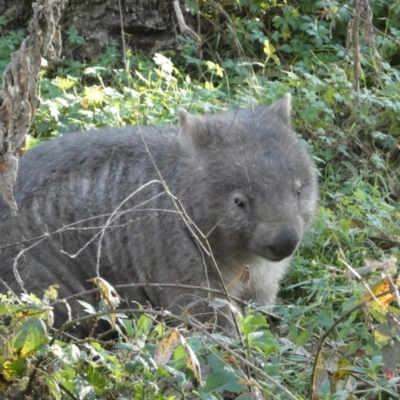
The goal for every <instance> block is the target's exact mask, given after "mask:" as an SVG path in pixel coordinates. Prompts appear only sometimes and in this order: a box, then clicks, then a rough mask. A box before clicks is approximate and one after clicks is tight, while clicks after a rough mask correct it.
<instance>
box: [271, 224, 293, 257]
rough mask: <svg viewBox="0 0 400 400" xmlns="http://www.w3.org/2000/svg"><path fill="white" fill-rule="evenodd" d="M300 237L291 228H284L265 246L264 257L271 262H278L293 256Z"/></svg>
mask: <svg viewBox="0 0 400 400" xmlns="http://www.w3.org/2000/svg"><path fill="white" fill-rule="evenodd" d="M299 241H300V237H299V235H298V234H297V232H296V230H295V229H294V228H293V227H291V226H290V227H284V228H282V229H281V230H279V231H278V232H277V234H276V235H275V236H274V237H273V238H272V239H271V240H270V241H269V243H268V242H267V245H266V248H265V250H266V255H267V258H268V259H269V260H271V261H280V260H283V259H284V258H287V257H289V256H291V255H292V254H293V252H294V251H295V250H296V247H297V245H298V243H299Z"/></svg>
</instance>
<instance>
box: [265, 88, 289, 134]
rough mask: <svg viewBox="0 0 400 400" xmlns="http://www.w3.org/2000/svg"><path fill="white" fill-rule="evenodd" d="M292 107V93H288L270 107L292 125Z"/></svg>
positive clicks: (286, 122)
mask: <svg viewBox="0 0 400 400" xmlns="http://www.w3.org/2000/svg"><path fill="white" fill-rule="evenodd" d="M291 109H292V95H291V94H290V93H286V94H285V95H284V96H283V97H282V99H280V100H278V101H277V102H276V103H274V104H272V105H271V106H270V107H269V111H270V112H272V113H273V115H275V116H276V117H278V118H279V119H281V120H282V121H283V122H284V123H285V124H286V125H288V126H290V110H291Z"/></svg>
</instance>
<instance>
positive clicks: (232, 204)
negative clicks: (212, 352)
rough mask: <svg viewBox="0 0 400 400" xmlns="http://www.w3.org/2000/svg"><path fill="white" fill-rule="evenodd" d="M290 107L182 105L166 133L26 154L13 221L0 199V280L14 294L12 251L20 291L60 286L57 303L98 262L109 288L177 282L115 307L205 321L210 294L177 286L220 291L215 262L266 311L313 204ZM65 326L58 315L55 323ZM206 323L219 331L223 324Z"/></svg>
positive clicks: (132, 292) (115, 135)
mask: <svg viewBox="0 0 400 400" xmlns="http://www.w3.org/2000/svg"><path fill="white" fill-rule="evenodd" d="M290 108H291V97H290V94H286V95H285V96H284V97H283V98H282V99H281V100H279V101H278V102H276V103H274V104H273V105H271V106H270V107H266V106H257V107H254V108H252V109H249V110H244V109H243V110H242V109H239V110H236V111H232V112H226V113H221V114H216V115H204V116H198V115H192V114H189V113H188V112H186V111H185V110H182V109H181V110H179V121H180V124H179V126H176V127H150V126H140V127H126V128H122V129H116V128H115V129H106V130H91V131H87V132H83V133H78V134H68V135H65V136H63V137H61V138H58V139H54V140H51V141H48V142H46V143H44V144H41V145H39V146H37V147H35V148H34V149H32V150H29V151H28V152H27V153H26V154H25V155H24V156H23V157H22V158H21V159H20V164H19V172H18V178H17V182H16V185H15V188H14V192H15V198H16V201H17V203H18V207H19V211H18V216H17V217H15V218H12V217H11V216H10V212H9V209H8V206H7V205H6V204H5V203H4V202H3V201H1V202H0V268H1V270H0V277H1V278H2V279H3V280H4V281H5V282H6V283H7V284H8V285H9V286H10V287H11V288H12V289H13V290H15V291H17V292H21V288H20V285H19V284H18V283H17V281H16V278H15V276H14V271H13V263H14V260H15V258H16V256H17V255H18V254H19V253H20V252H21V250H24V251H23V254H22V255H21V256H20V257H19V258H18V260H17V262H16V266H17V269H18V273H19V275H20V278H21V279H22V281H23V282H24V289H26V290H27V291H30V292H34V293H36V294H37V295H39V296H41V295H42V294H43V290H44V289H46V288H47V287H48V286H50V285H52V284H58V285H59V295H60V297H65V296H69V295H71V294H74V293H78V292H81V291H84V290H88V289H91V288H93V284H92V283H91V282H89V281H88V280H89V279H91V278H93V277H95V276H96V263H97V262H98V266H99V274H100V276H101V277H103V278H104V279H106V280H107V281H108V282H109V283H111V284H112V285H117V284H122V283H124V284H126V283H139V282H141V283H149V282H150V283H172V284H176V288H154V287H141V288H135V289H132V288H131V289H126V290H124V291H121V292H120V295H122V297H123V298H125V299H127V300H128V301H129V304H128V305H126V304H125V306H126V307H127V306H129V307H133V304H135V303H134V302H138V303H141V304H144V305H147V304H150V305H152V306H153V307H159V308H162V309H165V310H169V311H171V312H172V313H173V314H181V313H182V312H183V310H185V312H186V311H187V310H186V308H187V306H188V305H189V304H195V306H193V307H192V308H191V309H190V312H191V313H192V314H193V315H195V316H196V317H197V318H198V320H199V321H201V322H206V321H208V320H209V318H210V312H211V314H212V313H213V309H212V308H211V307H210V305H209V302H208V301H207V299H208V298H209V294H208V293H207V292H206V291H201V290H199V291H194V290H192V291H187V290H184V289H180V288H179V284H186V285H195V286H204V287H210V288H214V289H221V288H222V284H221V280H220V277H219V275H218V273H217V271H216V267H215V264H214V261H215V263H216V264H217V265H218V268H219V270H220V272H221V275H222V278H223V280H224V282H225V285H226V286H227V287H228V291H229V293H230V294H231V295H233V296H236V297H239V298H242V299H252V300H253V301H254V302H256V303H258V304H260V305H272V304H273V303H274V300H275V297H276V294H277V292H278V289H279V281H280V280H281V278H282V277H283V275H284V274H285V272H286V270H287V268H288V266H289V262H290V259H291V257H292V255H293V253H294V252H295V250H296V249H297V247H298V245H299V243H300V241H301V239H302V237H303V235H304V233H305V232H306V231H307V229H308V228H309V226H310V223H311V221H312V219H313V216H314V214H315V210H316V205H317V198H318V195H317V191H318V189H317V177H316V172H315V167H314V164H313V161H312V159H311V158H310V156H309V155H308V153H307V151H306V150H305V148H304V147H303V145H302V144H301V143H300V141H299V140H298V138H297V137H296V136H295V134H294V133H293V131H292V129H291V124H290ZM32 239H34V240H32ZM15 244H18V245H15ZM9 245H12V246H9ZM246 268H248V279H240V276H241V273H242V272H243V271H244V270H246ZM245 281H246V282H245ZM1 290H2V291H3V292H5V291H6V289H5V288H2V289H1ZM93 301H95V297H93ZM71 307H72V311H73V315H74V316H76V315H78V314H79V315H84V312H83V309H82V306H81V305H79V304H78V303H74V304H71ZM126 307H125V308H126ZM66 318H67V314H66V309H65V307H64V306H63V307H62V308H60V309H58V310H56V315H55V320H56V325H57V326H60V325H61V324H62V323H63V322H65V320H66ZM217 323H218V325H219V326H220V327H221V328H222V329H227V330H230V327H229V326H230V322H229V318H224V317H218V319H217Z"/></svg>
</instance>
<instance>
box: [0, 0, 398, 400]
mask: <svg viewBox="0 0 400 400" xmlns="http://www.w3.org/2000/svg"><path fill="white" fill-rule="evenodd" d="M221 4H222V6H221V5H219V4H218V3H216V2H215V1H212V0H208V1H207V0H204V1H202V2H195V1H193V0H189V1H188V8H189V10H190V11H191V12H192V13H194V14H196V13H199V12H200V13H201V14H200V15H201V17H200V19H199V20H200V23H201V26H200V31H202V32H212V33H213V34H212V35H210V38H211V39H209V38H207V40H204V43H203V45H202V50H203V51H202V52H200V51H199V48H198V46H197V45H196V43H195V42H194V41H193V40H192V39H190V38H188V37H186V36H182V37H180V38H179V43H180V51H179V52H178V53H177V54H174V53H165V54H155V55H154V56H152V57H145V56H143V55H133V54H131V53H129V52H128V53H127V54H125V57H123V55H122V54H121V49H120V48H119V47H118V45H117V44H115V43H113V44H111V45H110V46H109V47H108V48H107V49H106V51H105V52H104V53H103V54H101V55H100V56H99V59H97V60H94V61H92V62H90V63H87V64H85V63H83V62H78V61H75V60H73V59H71V58H67V59H66V60H65V61H63V62H62V63H60V65H58V66H57V71H55V72H53V73H46V72H43V74H42V76H41V80H40V91H41V93H40V95H41V98H42V104H41V107H40V110H39V111H38V113H37V117H36V121H35V124H34V126H33V127H32V130H31V136H30V138H29V141H28V147H29V146H33V145H36V143H37V142H38V141H41V140H45V139H47V138H49V137H53V136H57V135H61V134H66V133H69V132H72V131H77V130H83V129H87V128H90V127H102V126H119V125H125V124H158V123H163V124H170V123H175V122H176V121H177V109H178V107H179V106H184V107H186V108H188V109H190V110H191V111H193V112H198V113H210V112H214V111H218V110H224V109H229V108H235V107H242V106H248V105H249V104H253V103H259V102H260V103H270V102H272V101H273V100H276V99H277V98H280V97H281V96H282V95H283V94H284V93H286V92H291V93H292V94H293V101H294V103H293V109H294V117H293V123H294V127H295V130H296V131H297V132H298V133H299V134H300V135H301V136H302V138H303V140H304V142H305V144H306V145H307V146H308V147H309V149H310V151H311V152H312V154H313V156H314V158H315V161H316V163H317V166H318V171H319V175H320V187H321V201H320V208H319V213H318V216H317V219H316V222H315V224H314V227H313V230H312V232H311V234H310V235H309V238H308V239H307V241H306V243H305V245H304V246H303V247H302V248H301V249H300V250H299V252H298V254H297V256H296V258H295V260H294V262H293V268H292V271H291V273H290V275H289V276H288V277H287V278H286V281H285V283H284V285H282V291H281V297H282V303H281V304H280V305H278V306H277V307H276V308H275V309H274V310H273V311H274V314H275V317H272V318H266V315H265V311H270V310H256V309H254V307H252V306H249V310H248V314H247V315H246V316H244V317H240V316H238V322H239V329H240V333H241V336H242V338H241V341H238V340H233V339H229V338H226V337H223V336H222V335H220V334H209V333H207V332H204V331H202V330H201V329H200V328H199V330H196V329H193V330H192V331H189V332H186V331H185V329H184V328H183V327H181V328H176V329H177V330H175V331H174V330H172V331H171V329H170V328H168V327H166V326H165V325H164V323H161V322H160V321H159V320H156V316H157V313H155V312H154V311H153V310H144V309H143V310H139V311H138V312H137V313H135V314H134V315H131V314H129V315H128V314H127V315H123V313H122V312H121V314H120V315H117V316H116V317H114V319H113V318H112V317H111V318H112V321H114V322H112V323H113V324H114V323H115V324H116V325H117V326H118V327H119V328H118V331H119V340H118V341H115V342H114V341H106V340H105V339H102V338H101V337H100V338H97V337H92V338H89V339H86V340H77V339H76V338H73V337H71V336H69V337H68V340H65V339H66V336H65V335H62V332H58V333H57V332H55V331H53V330H52V329H51V328H49V326H50V323H49V319H51V308H49V306H48V305H49V304H50V303H51V302H52V301H54V297H55V295H54V294H53V293H52V292H49V293H46V295H45V297H44V299H43V301H41V300H39V299H37V298H36V297H34V296H33V295H30V296H28V295H25V296H23V297H22V298H21V299H20V301H19V302H16V301H15V299H13V300H10V298H9V297H8V298H7V297H5V296H3V297H2V298H1V302H0V316H6V315H9V316H11V322H10V324H9V325H7V326H2V327H0V398H13V397H12V396H15V393H26V394H28V395H29V396H31V397H32V398H55V399H61V398H72V399H95V398H96V399H112V398H115V399H117V398H118V399H125V398H126V399H128V398H135V399H157V400H162V399H171V400H172V399H197V398H201V399H210V400H211V399H221V398H224V399H230V398H236V399H238V400H244V399H255V398H261V397H251V396H252V395H251V394H250V391H253V396H256V394H254V392H255V393H259V394H260V393H262V395H263V396H264V397H265V398H276V399H290V398H291V399H302V398H310V399H311V398H313V399H326V400H328V399H332V400H333V399H351V398H371V399H372V398H376V399H382V398H392V399H395V398H398V392H399V385H400V382H399V373H400V368H399V360H400V343H399V335H400V319H399V318H400V317H399V314H400V304H399V303H400V299H399V296H398V292H396V293H394V294H391V293H389V292H390V290H392V292H393V285H399V282H398V281H397V274H398V266H399V264H398V261H397V260H398V259H399V249H400V223H399V221H400V207H399V203H400V202H399V198H400V180H399V173H400V167H399V160H400V155H399V150H398V149H399V145H400V124H399V115H400V97H399V93H400V73H399V69H398V67H399V65H398V61H397V60H398V54H399V40H400V30H398V29H397V26H398V23H397V21H398V19H399V18H400V4H399V2H398V1H396V0H380V1H377V0H376V1H375V0H370V2H369V4H370V7H371V11H372V14H373V15H374V19H373V23H374V26H375V28H376V30H375V35H376V36H375V41H374V42H368V40H367V38H368V37H367V36H366V35H365V34H361V33H362V30H360V34H359V40H360V42H359V46H360V54H361V57H360V64H361V65H360V74H359V84H360V89H359V91H358V92H357V91H355V90H354V79H356V78H357V77H356V76H355V72H354V71H355V70H354V59H353V52H354V48H353V47H352V46H351V45H348V46H347V47H346V37H347V38H348V34H347V26H348V23H349V21H350V19H351V18H353V8H352V5H351V3H349V2H346V1H330V0H329V1H328V0H326V1H311V0H307V1H303V2H299V4H298V3H297V2H294V1H287V2H284V1H268V0H253V1H250V0H238V1H235V2H230V3H228V2H226V4H225V2H221ZM6 23H7V21H6V20H5V19H4V17H0V29H1V27H2V26H4V25H5V24H6ZM0 32H1V31H0ZM22 39H23V34H22V33H21V32H12V33H10V34H8V35H7V36H1V37H0V60H2V61H1V62H0V69H4V67H5V65H6V62H4V60H7V59H8V58H9V55H10V53H11V52H12V51H14V50H16V48H17V47H18V45H19V43H20V42H21V40H22ZM203 39H206V38H203ZM208 39H209V40H208ZM67 41H68V42H67V43H66V44H65V46H66V48H67V49H72V48H74V46H79V45H82V44H83V43H84V39H83V37H82V36H80V34H79V33H78V32H76V31H74V30H73V29H69V30H68V31H67ZM124 62H125V64H124ZM360 267H364V269H358V270H357V271H358V272H357V271H356V272H354V269H357V268H360ZM365 268H366V269H367V271H368V273H365ZM357 273H360V274H362V276H361V277H360V278H359V279H357V278H355V275H356V274H357ZM38 295H39V294H38ZM377 297H379V299H380V301H378V300H377ZM86 308H87V309H88V311H90V312H91V313H95V312H96V310H93V309H90V307H89V306H86ZM103 314H104V311H103ZM96 315H97V316H98V317H99V318H100V315H99V314H96ZM126 316H129V319H128V318H125V317H126ZM103 318H109V320H110V317H107V316H104V315H103ZM161 320H163V319H161ZM178 331H179V332H180V333H181V334H182V336H176V334H171V332H176V333H177V332H178ZM170 335H172V336H170ZM93 336H94V335H93ZM171 337H174V339H171ZM160 343H162V344H163V346H164V348H166V349H167V350H165V351H163V348H162V347H163V346H161V345H160ZM168 352H170V354H169V355H168ZM160 353H161V355H160ZM166 353H167V354H166ZM157 354H158V356H157ZM161 356H164V358H162V357H161ZM157 357H161V359H162V361H159V362H158V363H156V362H155V359H157ZM199 371H200V372H199ZM310 388H313V389H314V392H313V394H310V393H311V391H310ZM352 396H353V397H352Z"/></svg>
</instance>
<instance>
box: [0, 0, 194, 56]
mask: <svg viewBox="0 0 400 400" xmlns="http://www.w3.org/2000/svg"><path fill="white" fill-rule="evenodd" d="M120 1H121V10H122V21H123V31H124V33H125V43H126V46H127V48H129V49H131V50H132V52H133V53H136V52H138V51H144V52H146V53H148V54H149V53H150V54H153V53H155V52H157V51H159V50H162V49H168V48H171V47H173V46H174V45H175V43H176V26H175V21H176V16H175V12H174V6H173V0H120ZM179 2H180V4H181V9H182V11H183V12H184V16H185V19H186V18H189V16H188V15H187V14H185V7H184V4H185V0H179ZM0 15H4V16H5V17H6V18H7V19H8V21H9V24H8V25H7V27H6V30H11V29H18V28H25V27H26V25H27V23H28V20H29V18H30V17H31V15H32V0H0ZM186 22H187V23H188V24H189V25H190V23H189V21H188V20H186ZM61 26H62V32H63V33H64V34H63V39H64V43H63V47H64V52H65V53H64V54H66V55H67V56H70V55H71V54H68V53H69V52H71V47H68V46H67V42H66V40H65V37H66V36H65V31H66V30H67V29H68V28H71V27H73V28H75V29H77V31H78V33H79V34H80V35H81V36H83V37H84V38H85V43H84V44H83V45H79V46H76V45H75V46H74V49H73V56H74V58H76V59H83V60H91V59H94V58H95V57H96V56H97V55H98V54H99V53H100V52H101V51H102V50H104V48H105V47H106V46H107V45H108V44H109V43H110V42H111V41H112V40H115V41H117V42H118V43H120V44H121V43H122V34H121V16H120V8H119V1H118V0H90V1H88V0H69V1H68V4H67V6H66V8H65V10H64V12H63V15H62V18H61ZM3 31H4V29H3Z"/></svg>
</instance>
